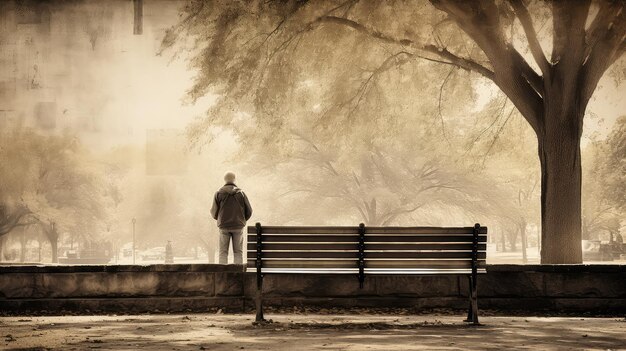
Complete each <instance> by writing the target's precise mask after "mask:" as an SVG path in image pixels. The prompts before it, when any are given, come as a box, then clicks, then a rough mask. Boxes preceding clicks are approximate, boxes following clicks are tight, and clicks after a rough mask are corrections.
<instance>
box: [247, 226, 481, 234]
mask: <svg viewBox="0 0 626 351" xmlns="http://www.w3.org/2000/svg"><path fill="white" fill-rule="evenodd" d="M262 232H263V234H358V233H359V227H342V226H338V227H302V226H263V227H262ZM365 232H366V234H472V233H473V232H474V228H473V227H365ZM248 234H256V227H253V226H249V227H248ZM479 234H487V227H480V230H479Z"/></svg>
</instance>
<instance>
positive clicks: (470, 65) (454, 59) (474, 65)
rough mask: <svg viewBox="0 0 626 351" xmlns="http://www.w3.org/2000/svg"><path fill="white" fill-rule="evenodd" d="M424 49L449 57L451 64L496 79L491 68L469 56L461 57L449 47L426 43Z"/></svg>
mask: <svg viewBox="0 0 626 351" xmlns="http://www.w3.org/2000/svg"><path fill="white" fill-rule="evenodd" d="M422 50H424V51H427V52H430V53H433V54H435V55H438V56H439V57H441V58H444V59H447V60H449V61H450V62H449V63H450V64H453V65H455V66H457V67H459V68H462V69H464V70H466V71H474V72H476V73H479V74H480V75H482V76H483V77H485V78H487V79H490V80H492V81H493V80H494V73H493V72H492V71H491V70H489V69H488V68H486V67H485V66H483V65H481V64H479V63H478V62H476V61H473V60H471V59H468V58H463V57H459V56H457V55H455V54H453V53H451V52H450V51H448V49H446V48H440V47H437V46H435V45H425V46H424V47H423V48H422Z"/></svg>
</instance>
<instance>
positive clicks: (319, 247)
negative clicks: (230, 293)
mask: <svg viewBox="0 0 626 351" xmlns="http://www.w3.org/2000/svg"><path fill="white" fill-rule="evenodd" d="M365 249H366V250H403V251H406V250H467V251H472V244H471V243H467V244H456V243H438V244H433V243H428V244H420V243H407V244H393V243H389V244H385V243H380V244H369V243H365ZM486 249H487V245H486V244H485V243H481V244H478V251H484V250H486ZM271 250H314V251H325V250H354V251H356V250H358V244H357V243H354V244H346V243H330V244H329V243H308V244H307V243H297V244H289V243H285V244H273V243H267V244H266V243H264V244H263V252H265V251H271ZM248 251H256V243H248Z"/></svg>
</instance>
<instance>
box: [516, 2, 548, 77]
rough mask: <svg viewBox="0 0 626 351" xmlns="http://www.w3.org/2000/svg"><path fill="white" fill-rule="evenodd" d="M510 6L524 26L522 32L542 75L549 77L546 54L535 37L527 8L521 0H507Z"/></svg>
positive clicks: (535, 33)
mask: <svg viewBox="0 0 626 351" xmlns="http://www.w3.org/2000/svg"><path fill="white" fill-rule="evenodd" d="M509 2H510V4H511V6H513V10H514V11H515V14H516V15H517V18H519V21H520V23H521V24H522V28H524V33H526V39H527V40H528V46H529V48H530V52H531V53H532V55H533V58H534V59H535V62H537V65H538V66H539V68H540V69H541V72H542V73H543V75H544V77H549V75H550V64H549V62H548V60H547V59H546V55H545V54H544V52H543V49H542V48H541V44H540V43H539V39H538V38H537V32H536V31H535V28H534V26H533V21H532V19H531V18H530V14H529V13H528V9H527V8H526V6H525V5H524V3H523V2H522V0H509Z"/></svg>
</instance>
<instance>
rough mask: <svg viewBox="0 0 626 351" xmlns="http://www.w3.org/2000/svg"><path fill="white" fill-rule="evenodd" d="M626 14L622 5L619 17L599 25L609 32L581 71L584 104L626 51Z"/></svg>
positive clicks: (597, 44)
mask: <svg viewBox="0 0 626 351" xmlns="http://www.w3.org/2000/svg"><path fill="white" fill-rule="evenodd" d="M625 12H626V8H625V6H624V4H622V7H621V8H620V11H618V12H617V15H616V16H614V17H613V18H612V20H611V21H610V22H608V23H606V22H605V23H600V24H597V25H598V26H600V27H603V26H606V27H607V28H608V30H606V31H605V32H604V35H603V36H602V37H601V38H600V39H598V40H597V41H596V42H595V44H594V45H593V47H592V48H591V52H590V53H589V57H588V58H587V59H586V61H585V62H584V64H583V67H582V70H581V79H582V93H581V101H583V102H584V103H586V102H587V101H589V99H590V98H591V95H592V94H593V92H594V91H595V89H596V86H597V85H598V82H599V81H600V78H602V76H603V75H604V72H605V71H606V70H607V69H608V68H609V67H610V66H611V65H612V64H613V63H614V62H615V61H616V60H617V59H618V58H619V57H620V56H621V55H622V54H623V53H624V50H626V43H625V42H624V41H625V40H626V14H625ZM596 18H597V16H596Z"/></svg>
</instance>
